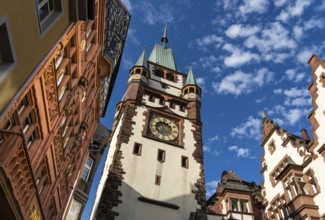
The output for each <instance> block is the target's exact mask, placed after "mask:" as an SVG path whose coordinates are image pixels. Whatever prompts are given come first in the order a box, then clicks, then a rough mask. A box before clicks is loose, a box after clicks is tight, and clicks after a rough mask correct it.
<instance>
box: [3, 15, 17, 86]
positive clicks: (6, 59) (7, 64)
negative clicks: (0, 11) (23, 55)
mask: <svg viewBox="0 0 325 220" xmlns="http://www.w3.org/2000/svg"><path fill="white" fill-rule="evenodd" d="M0 39H1V40H0V82H1V81H2V80H3V79H4V78H5V77H6V76H7V75H8V74H9V73H10V71H11V70H12V69H13V68H14V67H15V54H14V50H13V41H12V38H11V31H10V27H9V22H8V18H7V17H3V18H1V19H0Z"/></svg>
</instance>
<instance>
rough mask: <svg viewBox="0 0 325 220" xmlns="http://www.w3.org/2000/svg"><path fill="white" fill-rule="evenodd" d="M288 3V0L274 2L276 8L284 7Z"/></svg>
mask: <svg viewBox="0 0 325 220" xmlns="http://www.w3.org/2000/svg"><path fill="white" fill-rule="evenodd" d="M286 2H287V0H274V2H273V3H274V5H275V6H276V7H281V6H283V5H284V4H285V3H286Z"/></svg>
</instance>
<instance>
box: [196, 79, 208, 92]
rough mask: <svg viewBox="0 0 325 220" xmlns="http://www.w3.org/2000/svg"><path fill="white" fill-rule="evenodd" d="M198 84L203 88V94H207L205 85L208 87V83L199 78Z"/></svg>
mask: <svg viewBox="0 0 325 220" xmlns="http://www.w3.org/2000/svg"><path fill="white" fill-rule="evenodd" d="M196 82H197V84H198V85H199V86H200V87H201V89H202V91H203V92H206V88H205V85H206V83H205V79H204V78H203V77H198V78H196Z"/></svg>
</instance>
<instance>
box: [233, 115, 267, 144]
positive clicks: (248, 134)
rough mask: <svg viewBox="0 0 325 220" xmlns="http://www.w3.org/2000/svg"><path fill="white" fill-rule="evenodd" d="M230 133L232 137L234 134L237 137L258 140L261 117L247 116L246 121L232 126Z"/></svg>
mask: <svg viewBox="0 0 325 220" xmlns="http://www.w3.org/2000/svg"><path fill="white" fill-rule="evenodd" d="M230 135H231V136H232V137H235V136H236V137H239V138H242V137H245V138H254V139H256V140H259V139H260V136H261V119H257V118H253V117H252V116H249V117H248V119H247V121H246V122H244V123H243V124H241V125H239V126H237V127H235V128H233V129H232V131H231V133H230Z"/></svg>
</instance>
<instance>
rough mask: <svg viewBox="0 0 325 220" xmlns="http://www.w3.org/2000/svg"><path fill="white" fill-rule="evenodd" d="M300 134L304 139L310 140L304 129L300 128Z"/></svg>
mask: <svg viewBox="0 0 325 220" xmlns="http://www.w3.org/2000/svg"><path fill="white" fill-rule="evenodd" d="M300 134H301V136H302V138H303V139H306V140H308V141H310V137H309V134H308V132H307V130H306V129H301V130H300Z"/></svg>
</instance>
